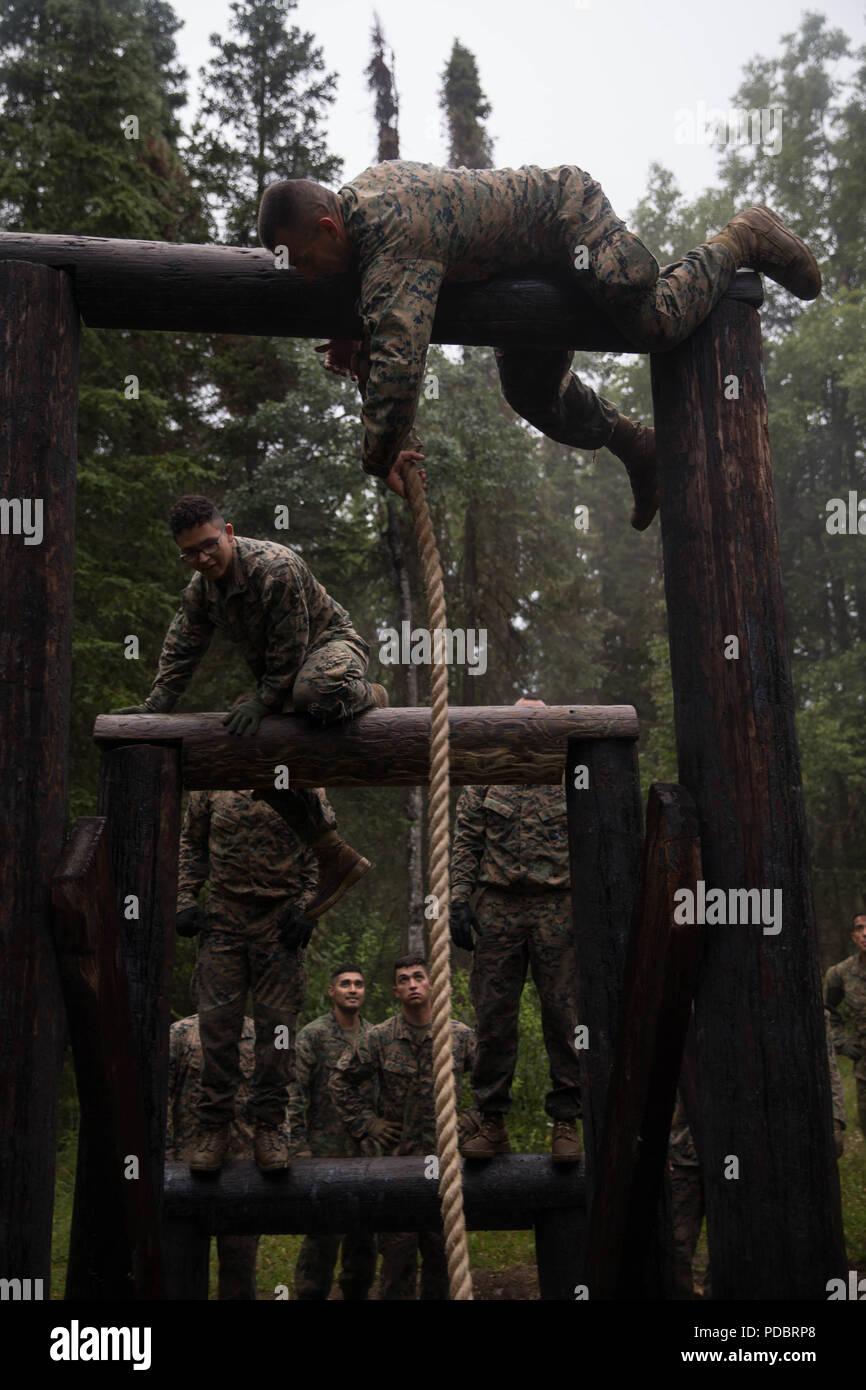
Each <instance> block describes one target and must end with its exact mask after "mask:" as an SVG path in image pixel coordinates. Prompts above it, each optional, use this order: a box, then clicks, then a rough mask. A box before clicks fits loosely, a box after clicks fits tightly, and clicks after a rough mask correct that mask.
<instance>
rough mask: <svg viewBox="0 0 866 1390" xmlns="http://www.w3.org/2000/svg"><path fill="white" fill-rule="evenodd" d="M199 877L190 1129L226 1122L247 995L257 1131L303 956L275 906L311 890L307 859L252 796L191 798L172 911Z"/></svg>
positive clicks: (293, 1017)
mask: <svg viewBox="0 0 866 1390" xmlns="http://www.w3.org/2000/svg"><path fill="white" fill-rule="evenodd" d="M313 795H314V796H315V793H313ZM316 799H317V800H318V798H316ZM319 804H320V805H322V808H323V809H322V815H323V816H326V814H327V813H330V816H331V818H333V812H332V811H331V809H330V807H329V806H328V804H327V802H320V803H319ZM208 874H210V882H211V894H210V897H209V898H208V901H207V904H206V908H205V911H206V913H207V926H206V927H205V928H204V929H203V931H202V933H201V936H200V938H199V948H198V955H197V958H196V966H195V988H196V997H197V1004H198V1011H199V1031H200V1036H201V1042H202V1049H203V1074H202V1083H201V1105H200V1123H201V1124H203V1125H206V1126H219V1125H222V1124H225V1123H227V1122H228V1121H229V1120H230V1118H231V1116H232V1113H233V1110H234V1096H235V1092H236V1090H237V1087H238V1085H239V1082H240V1072H239V1066H238V1038H239V1036H240V1032H241V1028H242V1026H243V1018H244V1013H245V1009H246V998H247V993H248V991H251V992H252V1000H253V1019H254V1022H255V1032H256V1042H255V1066H254V1070H253V1078H252V1085H251V1093H250V1098H249V1111H250V1115H251V1116H252V1117H253V1118H254V1119H255V1120H257V1121H259V1122H260V1123H262V1124H263V1125H266V1126H275V1125H279V1124H281V1123H282V1122H283V1120H284V1117H285V1106H286V1099H287V1086H288V1081H289V1076H290V1075H291V1065H292V1056H293V1046H294V1034H295V1023H296V1021H297V1016H298V1012H299V1010H300V1008H301V1006H302V1004H303V998H304V967H303V952H302V951H300V952H299V951H288V950H286V948H285V946H283V944H282V942H281V941H280V939H279V936H278V930H279V923H280V918H281V916H282V913H283V912H284V910H285V908H286V907H287V906H288V905H289V904H290V903H292V902H297V901H300V902H301V903H302V904H303V903H304V902H307V901H309V899H310V898H311V897H312V896H313V894H314V893H315V889H316V881H317V870H316V861H315V857H314V855H313V853H312V851H311V850H309V849H307V848H305V847H304V846H303V845H302V844H301V843H300V841H299V840H298V839H297V838H296V836H295V835H294V834H293V832H292V831H291V830H290V829H289V827H288V826H287V825H286V824H285V822H284V821H283V820H282V819H281V817H280V816H278V815H277V814H276V813H275V812H274V811H272V810H271V808H270V807H269V806H267V805H266V804H265V803H264V802H261V801H257V800H254V798H253V793H252V792H249V791H240V792H230V791H220V792H211V791H208V792H192V793H191V794H190V798H189V803H188V805H187V810H186V814H185V816H184V822H183V829H182V832H181V844H180V872H179V896H178V908H179V910H180V909H182V908H185V907H190V906H193V905H194V904H195V902H196V900H197V898H198V894H199V891H200V889H201V888H202V886H203V884H204V882H205V880H206V879H207V877H208ZM278 1027H283V1028H285V1029H287V1030H288V1031H287V1038H288V1041H289V1046H288V1047H287V1048H283V1047H277V1046H275V1042H276V1041H277V1037H278V1035H277V1033H276V1029H277V1028H278ZM279 1040H280V1041H282V1035H280V1038H279Z"/></svg>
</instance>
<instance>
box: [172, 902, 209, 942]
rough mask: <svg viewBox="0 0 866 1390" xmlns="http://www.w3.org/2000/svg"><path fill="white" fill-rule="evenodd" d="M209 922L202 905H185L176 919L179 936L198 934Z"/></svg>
mask: <svg viewBox="0 0 866 1390" xmlns="http://www.w3.org/2000/svg"><path fill="white" fill-rule="evenodd" d="M206 923H207V915H206V913H204V912H202V910H201V908H200V907H185V908H184V909H183V911H182V912H179V913H178V914H177V917H176V918H175V921H174V926H175V931H176V932H177V934H178V936H197V935H198V933H199V932H200V931H201V929H202V927H203V926H205V924H206Z"/></svg>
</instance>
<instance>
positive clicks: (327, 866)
mask: <svg viewBox="0 0 866 1390" xmlns="http://www.w3.org/2000/svg"><path fill="white" fill-rule="evenodd" d="M311 849H312V851H313V853H314V854H315V856H316V859H317V860H318V864H319V886H318V889H317V890H316V896H315V897H314V898H313V901H312V902H311V903H308V904H307V906H306V907H305V908H304V912H305V913H306V915H307V916H308V917H321V915H322V913H323V912H327V910H328V908H329V907H333V906H334V903H335V902H338V901H339V899H340V898H342V896H343V894H344V893H345V892H346V890H347V889H349V888H351V887H352V885H353V884H355V883H357V882H358V879H359V878H363V877H364V874H365V873H367V871H368V869H369V868H370V867H371V866H370V861H369V859H365V858H364V856H363V855H361V854H358V852H357V850H354V849H352V846H351V845H347V844H346V841H345V840H342V839H341V838H340V836H339V835H338V834H337V832H336V830H326V831H325V833H324V834H323V835H320V836H319V838H318V839H317V840H314V841H313V843H312V845H311Z"/></svg>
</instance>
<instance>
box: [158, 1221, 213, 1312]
mask: <svg viewBox="0 0 866 1390" xmlns="http://www.w3.org/2000/svg"><path fill="white" fill-rule="evenodd" d="M210 1241H211V1238H210V1232H209V1231H208V1229H207V1227H206V1226H202V1225H201V1224H200V1223H199V1222H198V1221H192V1220H187V1219H186V1217H183V1216H169V1217H166V1218H165V1219H164V1220H163V1223H162V1249H163V1256H164V1259H165V1296H166V1298H167V1299H170V1300H172V1301H174V1300H178V1301H182V1302H190V1301H191V1302H205V1303H206V1302H207V1298H208V1281H209V1274H210Z"/></svg>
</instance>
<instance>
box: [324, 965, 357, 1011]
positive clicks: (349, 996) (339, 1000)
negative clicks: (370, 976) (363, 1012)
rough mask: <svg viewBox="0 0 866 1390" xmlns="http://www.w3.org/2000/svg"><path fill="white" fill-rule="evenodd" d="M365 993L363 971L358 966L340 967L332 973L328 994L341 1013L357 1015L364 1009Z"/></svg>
mask: <svg viewBox="0 0 866 1390" xmlns="http://www.w3.org/2000/svg"><path fill="white" fill-rule="evenodd" d="M365 993H366V987H365V985H364V975H363V971H362V970H361V969H360V968H359V967H358V966H357V965H338V966H337V968H336V970H332V971H331V983H330V984H329V985H328V994H329V995H330V997H331V999H332V1000H333V1001H334V1008H335V1009H338V1010H339V1012H340V1013H344V1014H357V1013H358V1012H359V1011H360V1009H361V1008H362V1007H363V1004H364V995H365Z"/></svg>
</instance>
